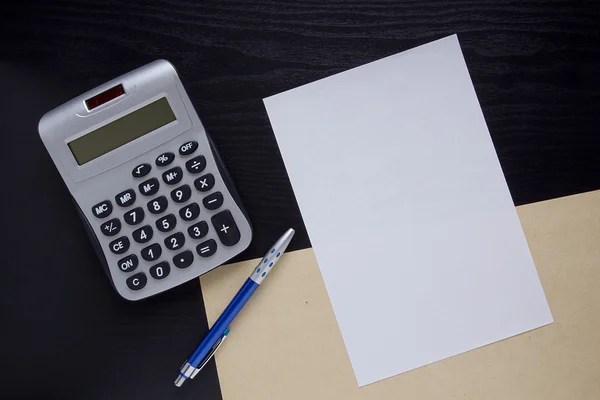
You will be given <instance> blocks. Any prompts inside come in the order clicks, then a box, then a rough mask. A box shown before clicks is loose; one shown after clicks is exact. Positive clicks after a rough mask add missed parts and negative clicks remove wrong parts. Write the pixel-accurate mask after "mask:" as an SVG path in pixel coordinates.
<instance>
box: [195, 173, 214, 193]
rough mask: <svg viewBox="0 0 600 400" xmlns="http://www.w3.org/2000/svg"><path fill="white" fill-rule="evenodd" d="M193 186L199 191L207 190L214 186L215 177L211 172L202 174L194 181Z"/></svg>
mask: <svg viewBox="0 0 600 400" xmlns="http://www.w3.org/2000/svg"><path fill="white" fill-rule="evenodd" d="M194 186H195V187H196V189H197V190H199V191H201V192H208V191H209V190H210V189H212V188H213V186H215V177H214V176H213V174H206V175H202V176H201V177H200V178H198V179H196V180H195V181H194Z"/></svg>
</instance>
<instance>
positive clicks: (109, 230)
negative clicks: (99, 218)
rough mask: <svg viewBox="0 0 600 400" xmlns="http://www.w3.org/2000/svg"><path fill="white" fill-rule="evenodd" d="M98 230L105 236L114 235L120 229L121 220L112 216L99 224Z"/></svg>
mask: <svg viewBox="0 0 600 400" xmlns="http://www.w3.org/2000/svg"><path fill="white" fill-rule="evenodd" d="M100 230H101V231H102V233H104V234H105V235H106V236H115V235H116V234H117V233H119V232H120V231H121V221H119V219H118V218H113V219H111V220H108V221H106V222H105V223H103V224H102V225H100Z"/></svg>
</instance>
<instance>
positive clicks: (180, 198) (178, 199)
mask: <svg viewBox="0 0 600 400" xmlns="http://www.w3.org/2000/svg"><path fill="white" fill-rule="evenodd" d="M191 195H192V189H190V186H189V185H183V186H181V187H178V188H177V189H174V190H173V191H171V198H172V199H173V201H174V202H175V203H185V202H186V201H188V200H189V199H190V196H191Z"/></svg>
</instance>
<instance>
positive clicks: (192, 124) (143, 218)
mask: <svg viewBox="0 0 600 400" xmlns="http://www.w3.org/2000/svg"><path fill="white" fill-rule="evenodd" d="M39 133H40V136H41V138H42V141H43V142H44V145H45V146H46V149H47V150H48V152H49V153H50V156H51V157H52V160H53V161H54V164H55V165H56V168H57V169H58V171H59V172H60V174H61V176H62V178H63V180H64V181H65V183H66V185H67V188H68V189H69V191H70V192H71V195H72V197H73V199H74V201H75V203H76V205H77V209H78V212H79V214H80V216H81V218H82V220H83V222H84V224H85V225H86V228H87V231H88V234H89V236H90V238H91V240H92V242H93V243H94V245H95V248H96V251H97V253H98V256H99V257H100V259H101V261H102V263H103V265H104V268H105V269H106V272H107V275H108V277H109V278H110V281H111V282H112V285H113V286H114V288H115V289H116V291H117V292H118V293H119V294H120V295H121V296H122V297H124V298H125V299H128V300H140V299H143V298H146V297H148V296H152V295H155V294H157V293H160V292H163V291H165V290H168V289H171V288H173V287H174V286H177V285H180V284H182V283H184V282H186V281H189V280H190V279H193V278H196V277H197V276H199V275H201V274H204V273H205V272H208V271H210V270H211V269H213V268H216V267H217V266H219V265H221V264H222V263H224V262H226V261H227V260H229V259H231V258H232V257H234V256H235V255H237V254H239V253H240V252H242V251H243V250H245V249H246V248H247V247H248V245H249V244H250V241H251V240H252V227H251V225H250V221H249V220H248V217H247V215H246V213H245V210H244V208H243V205H242V203H241V201H240V199H239V196H238V194H237V192H236V190H235V188H234V185H233V183H232V181H231V179H230V178H229V175H228V174H227V171H226V169H225V167H224V165H223V163H222V162H221V160H220V158H219V155H218V153H217V151H216V149H215V147H214V145H213V143H212V141H211V140H210V137H209V136H208V135H207V134H206V132H205V130H204V128H203V126H202V123H201V122H200V119H199V118H198V115H197V114H196V111H195V110H194V107H193V106H192V103H191V102H190V99H189V98H188V96H187V94H186V92H185V90H184V88H183V85H182V84H181V81H180V79H179V77H178V75H177V72H176V71H175V68H174V67H173V66H172V65H171V64H170V63H169V62H167V61H164V60H158V61H155V62H152V63H150V64H148V65H145V66H143V67H141V68H138V69H136V70H134V71H132V72H130V73H127V74H125V75H123V76H121V77H119V78H117V79H114V80H112V81H110V82H107V83H105V84H104V85H101V86H99V87H97V88H95V89H93V90H91V91H89V92H87V93H84V94H82V95H81V96H79V97H76V98H74V99H73V100H71V101H69V102H67V103H65V104H63V105H61V106H59V107H58V108H56V109H54V110H52V111H50V112H48V113H47V114H45V115H44V116H43V117H42V119H41V120H40V123H39Z"/></svg>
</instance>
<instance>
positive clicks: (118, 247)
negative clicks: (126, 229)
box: [108, 236, 129, 254]
mask: <svg viewBox="0 0 600 400" xmlns="http://www.w3.org/2000/svg"><path fill="white" fill-rule="evenodd" d="M108 247H110V250H111V251H112V252H113V253H115V254H123V253H125V252H126V251H127V250H129V239H127V237H126V236H122V237H120V238H118V239H115V240H113V241H112V242H110V244H109V245H108Z"/></svg>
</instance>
